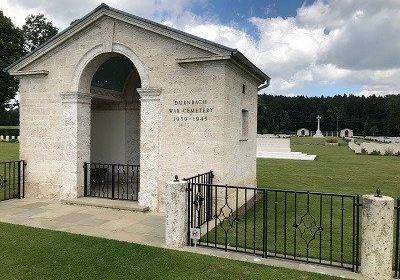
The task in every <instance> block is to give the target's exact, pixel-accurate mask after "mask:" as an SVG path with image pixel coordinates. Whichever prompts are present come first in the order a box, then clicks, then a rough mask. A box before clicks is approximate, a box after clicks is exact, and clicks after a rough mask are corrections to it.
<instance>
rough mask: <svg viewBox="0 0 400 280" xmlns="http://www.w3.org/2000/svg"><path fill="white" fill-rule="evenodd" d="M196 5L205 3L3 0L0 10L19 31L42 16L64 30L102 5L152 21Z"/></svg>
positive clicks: (184, 0) (175, 0) (176, 0)
mask: <svg viewBox="0 0 400 280" xmlns="http://www.w3.org/2000/svg"><path fill="white" fill-rule="evenodd" d="M195 1H196V2H201V1H204V0H134V1H132V0H57V1H54V0H1V2H0V9H1V10H3V11H4V13H5V15H6V16H8V17H11V19H12V20H13V22H14V23H15V24H16V25H17V26H20V27H21V26H22V25H23V24H24V22H25V17H26V16H28V15H29V14H32V13H34V14H35V13H39V12H40V13H44V14H45V15H46V17H48V18H49V19H50V20H52V21H53V22H54V23H55V24H56V25H57V26H58V27H59V28H61V29H64V28H66V27H67V26H69V24H70V23H71V22H72V21H73V20H75V19H77V18H79V17H82V16H84V15H85V14H87V13H88V12H90V11H91V10H93V9H94V8H95V7H97V6H98V5H100V4H101V3H102V2H104V3H106V4H107V5H109V6H111V7H113V8H116V9H121V10H124V11H126V12H130V13H133V14H136V15H138V16H143V17H147V18H152V17H155V16H160V15H163V14H165V13H168V14H175V13H181V12H182V11H184V9H185V8H186V7H187V6H188V5H189V4H191V3H193V2H195Z"/></svg>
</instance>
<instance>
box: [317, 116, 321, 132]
mask: <svg viewBox="0 0 400 280" xmlns="http://www.w3.org/2000/svg"><path fill="white" fill-rule="evenodd" d="M317 120H318V128H317V131H320V128H319V123H320V121H321V117H320V116H319V115H318V117H317Z"/></svg>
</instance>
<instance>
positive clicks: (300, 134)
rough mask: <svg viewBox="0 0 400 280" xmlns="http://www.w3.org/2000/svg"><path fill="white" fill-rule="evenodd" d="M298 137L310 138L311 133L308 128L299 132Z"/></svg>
mask: <svg viewBox="0 0 400 280" xmlns="http://www.w3.org/2000/svg"><path fill="white" fill-rule="evenodd" d="M297 136H310V131H309V130H308V129H307V128H300V129H299V130H297Z"/></svg>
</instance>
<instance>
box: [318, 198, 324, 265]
mask: <svg viewBox="0 0 400 280" xmlns="http://www.w3.org/2000/svg"><path fill="white" fill-rule="evenodd" d="M322 209H323V208H322V194H320V195H319V228H320V229H321V230H320V231H319V263H322Z"/></svg>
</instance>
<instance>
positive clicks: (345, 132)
mask: <svg viewBox="0 0 400 280" xmlns="http://www.w3.org/2000/svg"><path fill="white" fill-rule="evenodd" d="M344 137H349V131H348V130H347V129H346V130H345V131H344Z"/></svg>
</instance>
